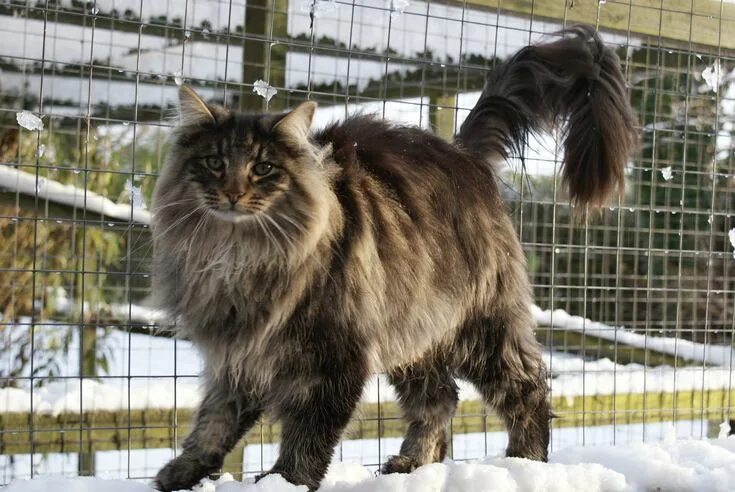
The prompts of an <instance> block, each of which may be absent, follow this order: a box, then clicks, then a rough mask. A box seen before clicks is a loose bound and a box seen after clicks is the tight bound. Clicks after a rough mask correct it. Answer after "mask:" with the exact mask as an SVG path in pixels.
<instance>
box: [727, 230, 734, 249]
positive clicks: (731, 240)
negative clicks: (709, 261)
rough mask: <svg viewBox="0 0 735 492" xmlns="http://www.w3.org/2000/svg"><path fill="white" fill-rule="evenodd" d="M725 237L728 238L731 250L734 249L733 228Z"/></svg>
mask: <svg viewBox="0 0 735 492" xmlns="http://www.w3.org/2000/svg"><path fill="white" fill-rule="evenodd" d="M727 237H729V238H730V244H731V245H732V247H733V248H735V227H733V228H732V229H730V231H729V232H728V233H727Z"/></svg>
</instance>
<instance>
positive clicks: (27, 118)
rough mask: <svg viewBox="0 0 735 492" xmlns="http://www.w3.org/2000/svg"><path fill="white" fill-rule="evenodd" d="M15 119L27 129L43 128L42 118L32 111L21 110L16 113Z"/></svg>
mask: <svg viewBox="0 0 735 492" xmlns="http://www.w3.org/2000/svg"><path fill="white" fill-rule="evenodd" d="M15 119H16V121H17V122H18V124H19V125H20V126H22V127H23V128H25V129H26V130H31V131H33V130H43V121H41V118H39V117H38V116H36V115H35V114H33V113H31V112H30V111H25V110H23V111H19V112H18V113H16V114H15Z"/></svg>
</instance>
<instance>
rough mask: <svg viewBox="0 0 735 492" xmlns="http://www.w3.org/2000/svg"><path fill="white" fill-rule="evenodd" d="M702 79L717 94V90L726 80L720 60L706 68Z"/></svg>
mask: <svg viewBox="0 0 735 492" xmlns="http://www.w3.org/2000/svg"><path fill="white" fill-rule="evenodd" d="M702 78H703V79H704V81H705V82H706V83H707V86H708V87H709V88H710V89H712V90H713V91H715V92H717V90H718V89H719V87H720V84H721V83H722V82H723V81H724V79H725V74H723V72H722V66H721V65H720V60H715V62H714V63H713V64H712V65H710V66H708V67H706V68H705V69H704V70H703V71H702Z"/></svg>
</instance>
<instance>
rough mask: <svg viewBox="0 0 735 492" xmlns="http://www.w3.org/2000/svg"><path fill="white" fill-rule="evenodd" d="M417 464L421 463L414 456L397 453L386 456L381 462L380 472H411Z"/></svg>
mask: <svg viewBox="0 0 735 492" xmlns="http://www.w3.org/2000/svg"><path fill="white" fill-rule="evenodd" d="M419 466H421V463H419V462H418V460H416V458H412V457H410V456H403V455H400V454H398V455H395V456H391V457H390V458H388V461H386V462H385V463H384V464H383V466H382V468H381V469H380V472H381V473H382V474H383V475H388V474H390V473H411V472H412V471H414V470H415V469H416V468H418V467H419Z"/></svg>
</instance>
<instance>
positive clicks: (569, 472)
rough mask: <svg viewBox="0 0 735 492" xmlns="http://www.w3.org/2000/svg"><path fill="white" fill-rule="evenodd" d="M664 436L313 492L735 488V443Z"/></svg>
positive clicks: (123, 491)
mask: <svg viewBox="0 0 735 492" xmlns="http://www.w3.org/2000/svg"><path fill="white" fill-rule="evenodd" d="M674 436H675V434H674V433H673V428H670V430H669V433H668V437H667V438H665V439H664V440H663V441H662V442H658V443H636V444H628V445H619V446H610V445H606V446H590V447H580V446H572V447H567V448H565V449H562V450H560V451H557V452H553V453H551V455H550V459H549V463H539V462H534V461H529V460H525V459H521V458H504V457H498V456H488V457H486V458H483V459H481V460H477V461H468V462H455V461H452V460H449V459H447V460H445V461H444V462H443V463H434V464H430V465H425V466H423V467H421V468H419V469H417V470H416V471H414V472H413V473H411V474H396V475H383V476H377V477H376V476H374V474H373V472H372V471H371V469H369V468H366V467H364V466H361V465H359V464H357V463H353V462H341V463H339V462H336V463H333V464H332V465H331V466H330V468H329V471H328V473H327V476H326V477H325V478H324V480H323V482H322V487H321V488H320V489H319V490H321V491H323V492H373V491H381V492H382V491H386V492H414V491H415V492H434V491H436V492H440V491H441V492H463V491H470V490H471V491H473V492H474V491H477V492H483V491H491V490H492V491H495V490H503V491H515V492H523V491H547V492H556V491H558V492H575V491H584V492H591V491H621V492H622V491H626V492H639V491H640V492H644V491H649V490H667V491H673V490H682V491H684V490H707V491H728V490H732V483H735V438H732V437H730V438H726V439H711V440H693V439H680V440H676V439H675V438H674ZM57 490H64V491H67V492H91V491H97V490H106V491H107V492H150V491H151V490H152V489H150V488H149V486H148V485H147V484H145V483H141V482H135V481H122V480H103V479H99V478H63V477H58V476H46V477H39V478H36V479H34V480H16V481H13V482H11V484H10V485H9V486H8V487H7V488H6V491H7V492H51V491H57ZM194 490H195V491H197V492H297V491H298V492H302V491H305V490H306V488H305V487H304V486H296V485H292V484H289V483H288V482H286V481H285V480H284V479H283V478H282V477H280V476H279V475H269V476H267V477H266V478H264V479H263V480H261V481H260V482H258V483H257V484H254V483H253V479H252V478H246V479H245V481H244V482H238V481H235V480H234V479H233V478H232V476H231V475H229V474H224V475H223V476H222V477H221V478H219V479H218V480H215V481H213V480H209V479H205V480H203V481H202V483H201V484H200V485H198V486H197V487H195V488H194Z"/></svg>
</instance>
